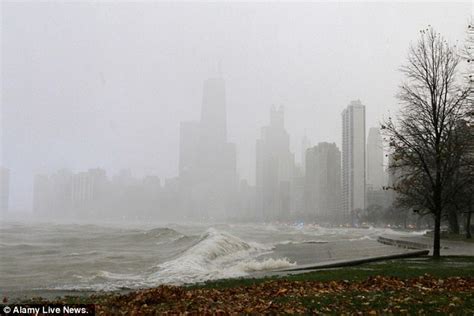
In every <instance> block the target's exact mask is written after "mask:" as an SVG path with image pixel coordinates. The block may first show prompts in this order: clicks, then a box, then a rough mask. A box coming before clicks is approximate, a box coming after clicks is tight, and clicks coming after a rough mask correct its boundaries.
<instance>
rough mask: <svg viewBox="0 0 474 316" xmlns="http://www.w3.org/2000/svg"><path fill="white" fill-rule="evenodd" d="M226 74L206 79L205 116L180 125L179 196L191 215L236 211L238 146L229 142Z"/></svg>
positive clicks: (206, 215) (208, 216) (180, 202)
mask: <svg viewBox="0 0 474 316" xmlns="http://www.w3.org/2000/svg"><path fill="white" fill-rule="evenodd" d="M226 116H227V114H226V92H225V82H224V79H223V78H220V77H219V78H211V79H208V80H206V81H205V82H204V88H203V98H202V108H201V119H200V121H199V122H196V121H193V122H183V123H181V126H180V146H179V150H180V152H179V193H178V195H179V199H178V201H177V203H179V204H180V208H181V210H182V211H183V212H184V213H185V214H186V215H187V216H190V217H195V218H196V217H197V218H223V217H227V216H228V215H232V214H231V213H232V211H233V208H234V207H235V205H234V203H233V201H234V199H235V197H236V192H237V186H238V182H237V172H236V149H235V145H234V144H232V143H229V142H227V117H226Z"/></svg>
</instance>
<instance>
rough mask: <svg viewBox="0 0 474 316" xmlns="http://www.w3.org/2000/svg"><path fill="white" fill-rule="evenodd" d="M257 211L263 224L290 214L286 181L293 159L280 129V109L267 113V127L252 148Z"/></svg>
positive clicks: (286, 138) (282, 120) (286, 140)
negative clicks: (265, 221)
mask: <svg viewBox="0 0 474 316" xmlns="http://www.w3.org/2000/svg"><path fill="white" fill-rule="evenodd" d="M256 154H257V157H256V158H257V161H256V163H257V164H256V190H257V191H256V194H257V210H258V211H259V213H260V218H261V219H263V220H284V219H286V218H287V217H288V216H289V211H290V179H291V176H292V172H293V168H294V155H293V154H291V153H290V136H289V135H288V133H287V132H286V130H285V127H284V110H283V107H280V108H279V109H276V108H275V107H272V108H271V110H270V125H269V126H265V127H263V128H262V135H261V138H260V139H258V140H257V145H256Z"/></svg>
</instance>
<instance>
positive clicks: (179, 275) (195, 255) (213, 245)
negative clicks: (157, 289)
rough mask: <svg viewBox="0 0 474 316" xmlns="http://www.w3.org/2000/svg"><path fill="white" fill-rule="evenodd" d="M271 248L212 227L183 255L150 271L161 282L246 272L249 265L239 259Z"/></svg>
mask: <svg viewBox="0 0 474 316" xmlns="http://www.w3.org/2000/svg"><path fill="white" fill-rule="evenodd" d="M271 249H272V248H271V247H269V246H265V245H262V244H259V243H255V242H252V243H247V242H245V241H243V240H242V239H240V238H238V237H236V236H233V235H230V234H228V233H225V232H221V231H218V230H216V229H214V228H210V229H208V230H207V231H206V232H205V233H204V234H203V235H202V236H201V238H200V240H199V242H198V243H196V244H195V245H194V246H192V247H191V248H189V249H187V250H186V251H185V252H184V253H182V254H181V255H180V256H179V257H177V258H175V259H173V260H171V261H167V262H165V263H162V264H160V265H158V266H157V268H158V270H157V271H156V272H155V273H153V274H152V275H150V277H149V280H153V281H156V282H159V283H189V282H199V281H203V280H209V279H218V278H229V277H237V276H243V275H245V274H246V271H245V267H244V266H242V267H241V266H239V263H241V262H242V261H244V260H248V259H249V258H255V257H256V256H258V255H261V254H263V253H266V252H268V251H270V250H271Z"/></svg>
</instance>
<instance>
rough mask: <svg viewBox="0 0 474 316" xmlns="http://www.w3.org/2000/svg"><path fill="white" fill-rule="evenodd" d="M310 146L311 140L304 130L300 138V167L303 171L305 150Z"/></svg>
mask: <svg viewBox="0 0 474 316" xmlns="http://www.w3.org/2000/svg"><path fill="white" fill-rule="evenodd" d="M310 147H311V142H310V140H309V138H308V137H307V136H306V131H305V134H304V136H303V139H302V140H301V167H302V171H303V172H304V171H305V168H306V150H307V149H308V148H310Z"/></svg>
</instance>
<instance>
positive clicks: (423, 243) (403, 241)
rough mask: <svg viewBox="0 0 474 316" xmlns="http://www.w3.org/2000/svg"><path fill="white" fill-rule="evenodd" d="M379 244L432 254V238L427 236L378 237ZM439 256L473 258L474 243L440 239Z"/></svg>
mask: <svg viewBox="0 0 474 316" xmlns="http://www.w3.org/2000/svg"><path fill="white" fill-rule="evenodd" d="M378 241H379V242H381V243H383V244H390V245H393V246H397V247H401V248H409V249H428V250H429V251H430V255H431V254H433V238H432V237H428V236H403V237H402V236H397V237H394V236H380V237H379V239H378ZM441 255H442V256H443V255H445V256H474V242H467V241H461V240H446V239H441Z"/></svg>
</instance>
